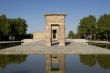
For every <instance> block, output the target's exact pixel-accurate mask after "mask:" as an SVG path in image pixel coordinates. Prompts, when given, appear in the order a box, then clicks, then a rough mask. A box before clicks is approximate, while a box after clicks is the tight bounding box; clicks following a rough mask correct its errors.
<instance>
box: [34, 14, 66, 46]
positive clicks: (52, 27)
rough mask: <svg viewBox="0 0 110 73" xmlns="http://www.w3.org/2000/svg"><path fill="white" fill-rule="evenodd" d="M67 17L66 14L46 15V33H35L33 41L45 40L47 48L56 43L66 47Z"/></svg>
mask: <svg viewBox="0 0 110 73" xmlns="http://www.w3.org/2000/svg"><path fill="white" fill-rule="evenodd" d="M65 16H66V14H45V31H44V32H34V33H33V39H34V40H37V41H40V40H44V41H45V44H46V46H52V45H53V44H54V43H58V44H59V46H65Z"/></svg>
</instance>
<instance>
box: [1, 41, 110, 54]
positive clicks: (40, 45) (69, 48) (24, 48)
mask: <svg viewBox="0 0 110 73" xmlns="http://www.w3.org/2000/svg"><path fill="white" fill-rule="evenodd" d="M44 43H45V42H43V41H39V42H33V43H29V44H22V45H19V46H15V47H10V48H6V49H1V50H0V54H11V55H12V54H20V55H21V54H80V55H83V54H84V55H85V54H110V49H106V48H100V47H96V46H92V45H88V44H83V43H76V42H70V41H66V46H64V47H60V46H58V45H53V46H51V47H46V46H45V44H44Z"/></svg>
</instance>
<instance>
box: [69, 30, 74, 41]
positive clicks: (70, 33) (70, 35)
mask: <svg viewBox="0 0 110 73" xmlns="http://www.w3.org/2000/svg"><path fill="white" fill-rule="evenodd" d="M68 38H70V39H73V38H74V33H73V31H69V34H68Z"/></svg>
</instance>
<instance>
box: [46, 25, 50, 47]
mask: <svg viewBox="0 0 110 73" xmlns="http://www.w3.org/2000/svg"><path fill="white" fill-rule="evenodd" d="M45 41H46V46H49V47H50V46H51V27H50V26H46V31H45Z"/></svg>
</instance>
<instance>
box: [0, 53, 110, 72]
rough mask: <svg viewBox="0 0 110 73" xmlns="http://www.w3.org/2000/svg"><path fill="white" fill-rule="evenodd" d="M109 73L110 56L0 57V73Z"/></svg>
mask: <svg viewBox="0 0 110 73" xmlns="http://www.w3.org/2000/svg"><path fill="white" fill-rule="evenodd" d="M51 72H59V73H110V55H0V73H51Z"/></svg>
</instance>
